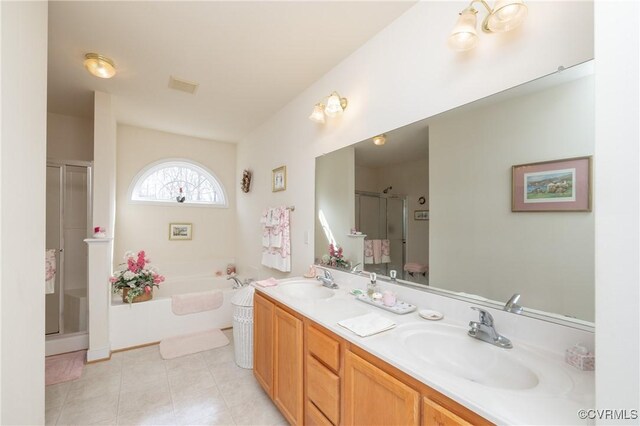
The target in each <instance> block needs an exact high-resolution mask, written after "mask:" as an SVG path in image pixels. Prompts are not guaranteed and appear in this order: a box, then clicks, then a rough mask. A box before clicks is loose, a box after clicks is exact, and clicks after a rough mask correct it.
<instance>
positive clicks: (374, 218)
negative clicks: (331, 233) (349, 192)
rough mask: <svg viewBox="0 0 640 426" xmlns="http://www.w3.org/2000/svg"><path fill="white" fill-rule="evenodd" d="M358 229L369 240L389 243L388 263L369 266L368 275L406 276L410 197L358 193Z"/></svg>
mask: <svg viewBox="0 0 640 426" xmlns="http://www.w3.org/2000/svg"><path fill="white" fill-rule="evenodd" d="M355 197H356V205H355V213H356V221H355V222H356V228H357V229H358V231H361V232H362V233H363V234H365V235H366V236H367V237H366V239H367V240H389V247H390V250H389V257H390V261H389V262H388V263H366V262H365V264H364V266H363V269H364V270H365V271H367V272H375V273H377V274H382V275H387V276H388V275H389V271H391V270H395V271H397V274H398V278H403V277H404V264H405V259H406V245H407V239H406V238H407V237H406V235H407V197H406V196H403V195H391V194H385V193H377V192H366V191H356V192H355Z"/></svg>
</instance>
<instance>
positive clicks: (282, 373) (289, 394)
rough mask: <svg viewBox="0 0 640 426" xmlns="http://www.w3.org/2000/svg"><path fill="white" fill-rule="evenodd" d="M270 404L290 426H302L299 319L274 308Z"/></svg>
mask: <svg viewBox="0 0 640 426" xmlns="http://www.w3.org/2000/svg"><path fill="white" fill-rule="evenodd" d="M274 328H275V340H274V345H275V347H274V353H275V357H274V363H273V402H274V403H275V404H276V406H278V408H279V409H280V411H281V412H282V414H283V415H284V416H285V418H286V419H287V420H288V421H289V423H291V424H292V425H298V424H299V425H301V424H303V406H302V405H303V403H304V400H303V396H302V395H303V394H302V392H303V382H304V375H303V362H304V359H303V352H302V334H303V329H302V319H300V318H298V317H296V316H295V315H293V314H291V313H289V312H287V311H285V310H284V309H282V308H280V307H278V306H276V310H275V327H274Z"/></svg>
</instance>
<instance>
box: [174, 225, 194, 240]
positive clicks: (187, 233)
mask: <svg viewBox="0 0 640 426" xmlns="http://www.w3.org/2000/svg"><path fill="white" fill-rule="evenodd" d="M191 228H192V227H191V224H190V223H170V224H169V239H170V240H190V239H191Z"/></svg>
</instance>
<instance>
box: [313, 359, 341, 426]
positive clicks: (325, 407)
mask: <svg viewBox="0 0 640 426" xmlns="http://www.w3.org/2000/svg"><path fill="white" fill-rule="evenodd" d="M307 399H308V400H309V401H311V402H312V403H313V404H315V406H316V407H318V409H319V410H320V412H322V413H323V414H324V415H325V416H326V417H327V419H329V421H331V423H333V424H338V420H339V419H340V378H339V377H338V376H336V375H335V374H333V373H332V372H331V371H330V370H329V369H328V368H327V367H325V366H324V365H322V364H320V362H318V361H317V360H316V359H315V358H314V357H313V356H311V355H307Z"/></svg>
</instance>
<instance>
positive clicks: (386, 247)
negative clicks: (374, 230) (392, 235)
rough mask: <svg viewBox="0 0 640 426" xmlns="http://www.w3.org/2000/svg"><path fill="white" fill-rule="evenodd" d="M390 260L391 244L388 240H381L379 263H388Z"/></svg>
mask: <svg viewBox="0 0 640 426" xmlns="http://www.w3.org/2000/svg"><path fill="white" fill-rule="evenodd" d="M390 262H391V244H390V243H389V240H382V256H381V258H380V263H390Z"/></svg>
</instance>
